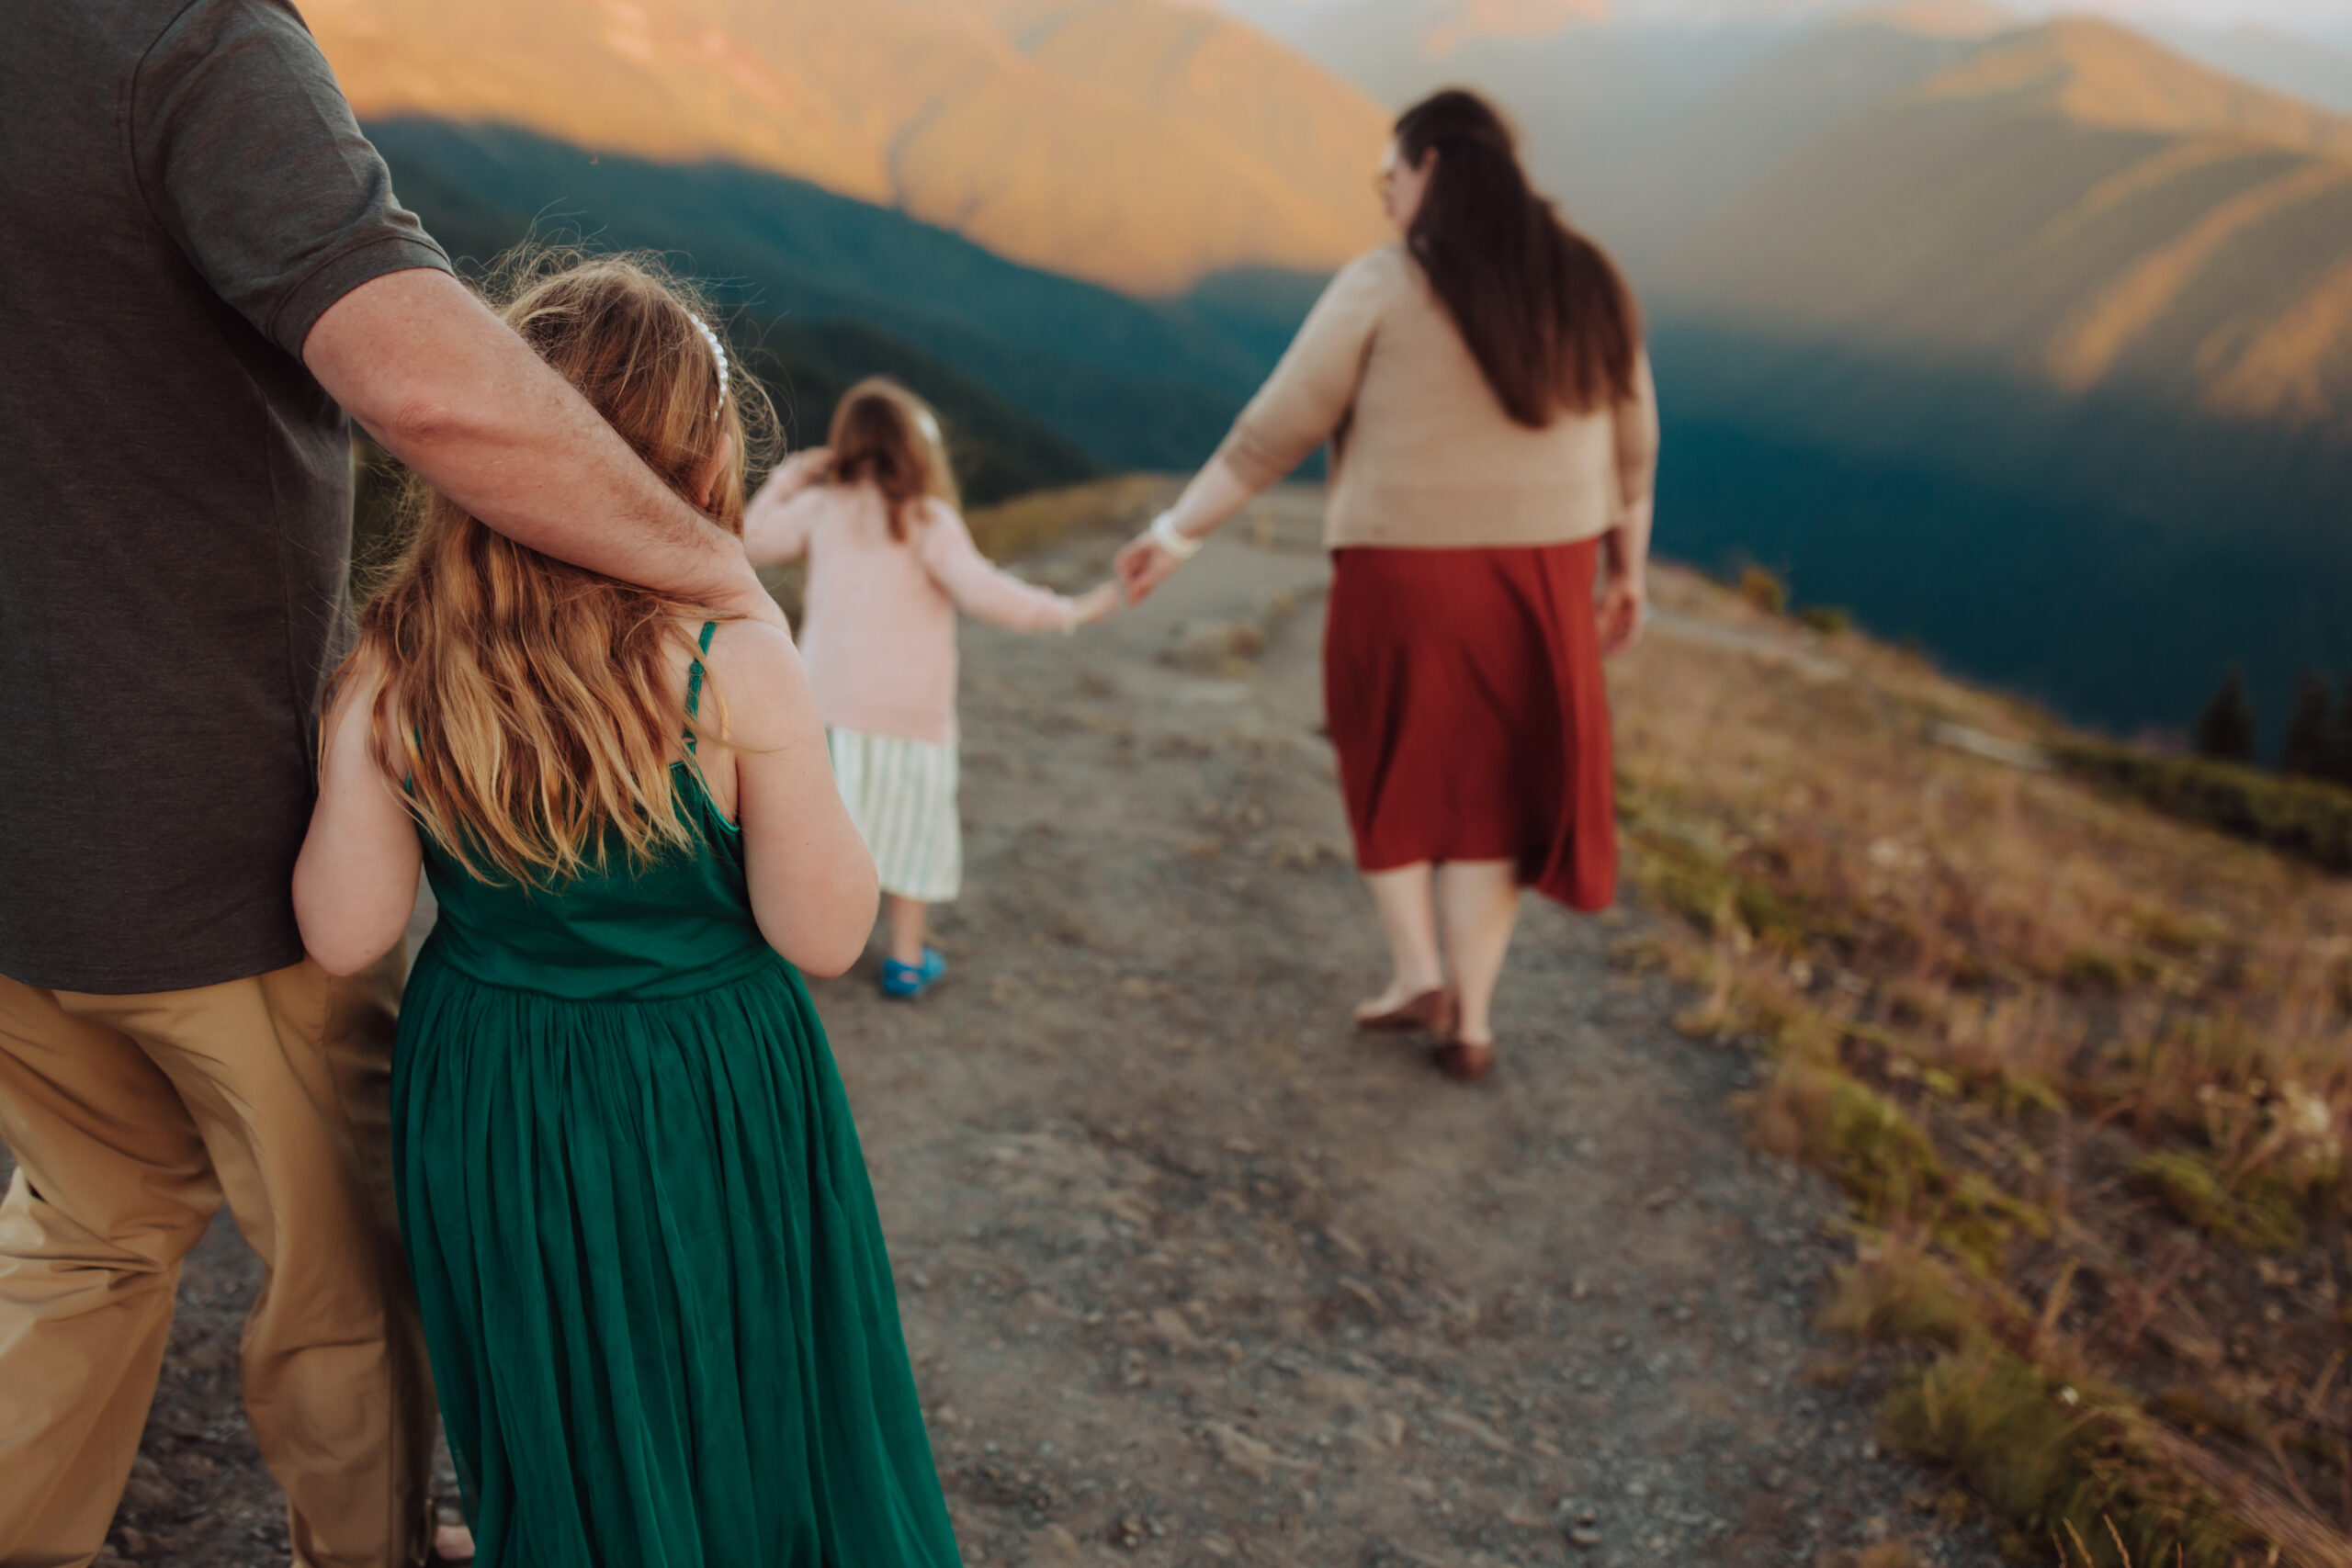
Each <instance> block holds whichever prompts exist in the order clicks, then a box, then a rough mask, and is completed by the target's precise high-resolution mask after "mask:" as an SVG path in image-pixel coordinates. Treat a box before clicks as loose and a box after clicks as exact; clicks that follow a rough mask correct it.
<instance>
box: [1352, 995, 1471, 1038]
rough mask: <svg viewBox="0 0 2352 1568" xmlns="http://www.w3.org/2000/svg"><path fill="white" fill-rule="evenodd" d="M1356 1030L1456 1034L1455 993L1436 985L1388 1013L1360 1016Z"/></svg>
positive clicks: (1384, 1032) (1358, 1015)
mask: <svg viewBox="0 0 2352 1568" xmlns="http://www.w3.org/2000/svg"><path fill="white" fill-rule="evenodd" d="M1356 1027H1357V1028H1358V1029H1366V1030H1370V1031H1372V1032H1374V1033H1379V1034H1403V1033H1408V1032H1412V1031H1415V1030H1419V1031H1422V1032H1427V1033H1430V1034H1451V1033H1452V1032H1453V992H1452V991H1449V990H1447V989H1445V988H1444V987H1442V986H1433V987H1430V989H1428V990H1426V991H1423V992H1421V993H1420V994H1419V995H1418V996H1414V997H1408V998H1406V999H1405V1000H1404V1001H1403V1002H1400V1003H1399V1004H1397V1006H1396V1007H1393V1008H1390V1009H1389V1010H1387V1011H1386V1012H1375V1013H1370V1014H1366V1013H1363V1012H1359V1013H1357V1014H1356Z"/></svg>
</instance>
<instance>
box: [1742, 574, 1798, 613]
mask: <svg viewBox="0 0 2352 1568" xmlns="http://www.w3.org/2000/svg"><path fill="white" fill-rule="evenodd" d="M1739 596H1740V597H1741V598H1743V599H1745V600H1747V602H1748V603H1749V604H1753V605H1755V606H1756V607H1757V608H1758V609H1759V610H1761V611H1763V612H1764V613H1765V614H1766V615H1780V614H1781V613H1783V612H1784V611H1786V610H1787V609H1788V607H1789V590H1788V585H1787V584H1786V583H1784V582H1782V581H1781V580H1780V579H1779V578H1777V577H1775V576H1773V575H1772V574H1771V573H1770V572H1769V571H1767V570H1764V569H1763V568H1762V567H1760V566H1751V567H1749V568H1747V570H1744V571H1742V572H1741V573H1740V574H1739Z"/></svg>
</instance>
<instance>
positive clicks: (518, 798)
mask: <svg viewBox="0 0 2352 1568" xmlns="http://www.w3.org/2000/svg"><path fill="white" fill-rule="evenodd" d="M494 276H498V277H500V278H502V279H503V286H501V287H499V288H498V289H497V291H498V292H500V293H502V294H503V295H504V296H505V299H506V303H505V304H504V306H503V309H501V310H499V315H500V317H501V319H503V321H505V322H506V323H507V325H509V326H511V327H513V328H514V329H515V332H516V333H519V334H520V335H521V336H522V338H523V341H524V342H526V343H527V344H530V345H531V346H532V348H534V349H536V350H537V352H538V354H539V356H540V357H541V358H543V359H545V360H546V361H547V362H548V365H549V366H551V367H553V368H554V369H555V370H556V372H557V373H558V374H560V375H561V376H562V377H563V378H565V379H566V380H569V381H570V382H571V384H572V385H573V386H575V387H577V388H579V389H580V390H581V392H582V395H584V396H585V397H586V398H587V400H588V402H589V404H590V406H592V407H593V408H594V409H595V411H596V412H598V413H600V414H602V415H603V416H604V417H605V420H606V421H607V422H609V423H611V425H612V426H613V428H614V429H615V430H616V431H617V432H618V433H619V434H620V435H621V437H622V439H624V440H625V441H627V442H628V445H629V446H630V447H631V448H632V449H633V450H634V451H635V452H636V453H637V455H638V456H639V457H641V458H643V459H644V460H645V463H646V465H647V466H648V467H649V468H651V469H652V470H653V471H654V472H655V473H656V474H659V475H660V476H661V477H662V480H663V481H664V482H665V483H667V484H668V485H669V486H670V488H671V489H672V490H673V491H677V492H678V494H680V495H681V496H684V497H685V498H686V499H687V500H688V501H690V502H695V503H696V504H697V505H702V504H703V503H702V502H700V501H699V497H700V496H701V494H702V492H703V486H704V484H705V482H706V481H708V483H709V485H710V489H709V497H710V499H709V502H708V503H707V506H703V510H704V511H705V512H706V513H707V515H708V516H709V517H710V519H711V521H713V522H714V523H717V524H718V525H719V526H720V527H722V528H724V529H726V530H727V531H728V532H729V533H730V534H735V535H739V536H740V535H741V533H742V531H743V475H744V467H745V463H746V460H747V458H746V446H747V444H748V440H749V437H748V435H747V430H746V423H747V422H746V412H745V411H746V408H747V406H748V407H749V409H750V410H751V418H752V422H753V423H758V424H759V425H761V427H762V428H763V430H764V429H765V428H767V427H768V426H769V425H770V423H772V419H773V416H772V414H771V413H770V412H769V411H768V409H767V406H766V402H765V400H764V396H763V394H762V393H761V391H760V389H759V387H758V384H757V383H756V382H753V381H752V380H751V379H750V378H748V377H746V376H744V375H742V374H741V373H740V372H738V373H734V374H729V375H722V372H721V368H720V367H721V361H720V358H719V356H718V355H717V354H716V353H714V345H713V344H712V342H711V341H709V340H708V339H707V338H706V337H705V336H704V332H705V329H704V327H703V325H702V317H701V315H700V313H699V312H698V311H697V310H696V309H695V306H694V304H692V303H690V301H691V299H692V296H691V295H690V294H689V293H688V292H687V290H686V289H685V288H684V287H683V286H682V285H680V284H679V283H678V282H677V281H676V280H674V279H673V278H672V277H670V276H668V275H667V274H666V273H665V272H664V271H663V270H662V267H661V265H660V264H659V263H658V262H655V261H653V260H651V259H650V258H648V257H644V256H636V255H614V256H597V257H585V256H582V255H580V254H576V253H565V252H546V251H540V252H534V253H531V254H526V255H522V256H518V257H516V258H514V259H511V260H509V261H508V262H507V263H506V264H504V265H503V267H502V268H501V269H500V272H499V273H498V274H496V275H494ZM411 509H412V512H413V514H414V516H415V519H416V525H415V533H414V536H413V538H411V539H410V541H409V543H408V545H407V547H406V548H405V549H403V550H402V551H401V555H400V557H399V558H398V560H397V561H396V562H395V563H394V564H393V566H392V567H391V569H390V573H389V575H388V576H387V577H386V579H385V580H384V581H383V582H382V583H381V584H380V585H379V586H378V588H377V589H376V591H375V592H374V594H373V596H372V597H371V598H370V599H369V600H368V606H367V608H366V610H365V611H364V612H363V613H362V615H361V616H360V631H359V641H358V644H357V646H356V648H355V649H353V652H352V656H351V658H350V659H349V660H347V661H346V662H345V665H344V667H343V670H342V671H341V672H340V673H339V674H338V676H337V678H336V685H337V686H338V687H341V686H343V685H345V684H346V683H349V682H355V681H365V682H369V683H370V684H369V688H368V689H366V690H359V691H355V693H354V699H355V700H360V701H366V702H368V703H369V704H370V705H371V713H372V723H373V728H372V731H371V740H370V749H371V750H372V752H373V754H374V756H375V758H376V761H378V762H379V764H380V765H381V766H382V767H383V768H384V770H385V771H386V773H388V774H390V776H392V777H396V778H401V779H404V780H405V781H406V785H407V797H408V804H409V809H410V810H411V811H412V812H413V813H414V815H415V817H416V818H417V821H418V822H419V823H420V824H421V825H422V826H423V827H424V830H425V831H426V832H428V833H430V834H431V835H432V837H433V838H434V840H435V841H436V842H437V843H439V844H440V845H441V847H442V848H443V849H445V850H447V852H449V853H450V854H451V855H452V856H454V857H455V858H456V859H457V860H458V862H459V863H461V864H463V865H464V866H465V867H466V869H467V870H468V871H469V872H471V873H472V874H475V875H476V876H482V877H485V878H488V879H492V880H499V879H511V880H513V881H515V882H517V883H520V884H524V885H526V886H542V887H551V886H557V885H559V884H560V883H562V882H565V881H567V880H569V879H571V878H572V877H574V876H577V875H579V874H582V873H583V872H592V871H594V872H601V871H603V870H605V869H606V859H607V850H608V844H609V842H610V840H612V839H613V838H615V837H616V838H617V840H618V841H619V844H620V845H621V847H622V848H623V849H624V850H625V851H626V852H627V855H628V860H629V862H630V863H632V864H636V865H642V864H645V863H650V861H651V860H653V859H654V858H655V857H656V856H658V855H659V854H661V853H662V852H665V851H669V850H673V849H674V850H687V849H691V848H692V846H693V843H694V839H695V829H694V827H693V826H692V825H691V824H690V823H689V822H688V820H687V819H686V817H685V815H684V812H683V811H681V809H680V808H679V802H678V799H677V793H676V791H677V782H676V779H675V777H674V775H673V772H672V768H671V763H672V762H673V760H675V758H676V756H677V752H678V747H679V743H680V737H681V735H682V733H683V732H684V731H685V730H686V729H687V728H689V727H690V726H691V725H692V721H691V720H689V719H688V718H687V716H686V714H685V711H684V700H683V698H682V695H681V694H680V693H679V690H678V680H677V675H676V670H677V664H678V653H679V648H680V645H681V644H684V647H685V649H686V650H687V652H688V654H689V656H691V653H692V651H693V647H694V643H693V634H692V633H691V632H690V631H689V630H688V629H687V628H688V627H690V626H692V625H693V624H694V623H695V622H697V621H700V620H704V619H713V618H718V619H723V618H725V617H723V616H713V615H709V614H707V612H706V611H704V610H703V609H702V608H700V607H698V606H695V605H692V604H684V603H683V602H681V601H679V600H676V599H673V598H671V597H669V596H667V595H665V594H662V593H657V592H652V591H651V590H649V589H644V588H639V587H636V586H634V585H632V584H629V583H625V582H619V581H615V580H613V579H611V578H608V577H604V576H601V575H599V574H597V573H595V572H593V571H587V570H582V569H581V568H579V567H575V566H571V565H568V564H567V563H565V562H562V561H559V560H556V559H554V558H552V557H548V556H544V555H541V554H540V553H539V552H537V550H534V549H530V548H528V547H525V546H522V545H518V544H516V543H515V541H513V540H512V539H509V538H507V537H506V536H503V535H502V534H499V533H497V532H496V531H494V530H493V529H492V528H490V527H488V526H486V525H483V524H482V523H481V522H480V521H479V520H478V519H476V518H475V517H473V516H472V515H471V514H470V513H468V512H467V511H466V510H465V509H464V508H463V507H461V506H459V505H458V503H457V502H454V501H452V500H450V499H449V498H448V497H447V496H446V495H443V494H442V493H440V492H439V491H435V490H433V489H431V488H430V487H429V486H425V485H424V484H422V483H421V482H420V483H416V484H413V486H412V490H411ZM704 690H705V692H706V693H708V692H709V690H710V688H709V686H708V685H707V684H706V685H705V687H704ZM711 700H712V701H714V702H715V698H714V699H711ZM713 711H715V710H713ZM695 728H701V727H695Z"/></svg>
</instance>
